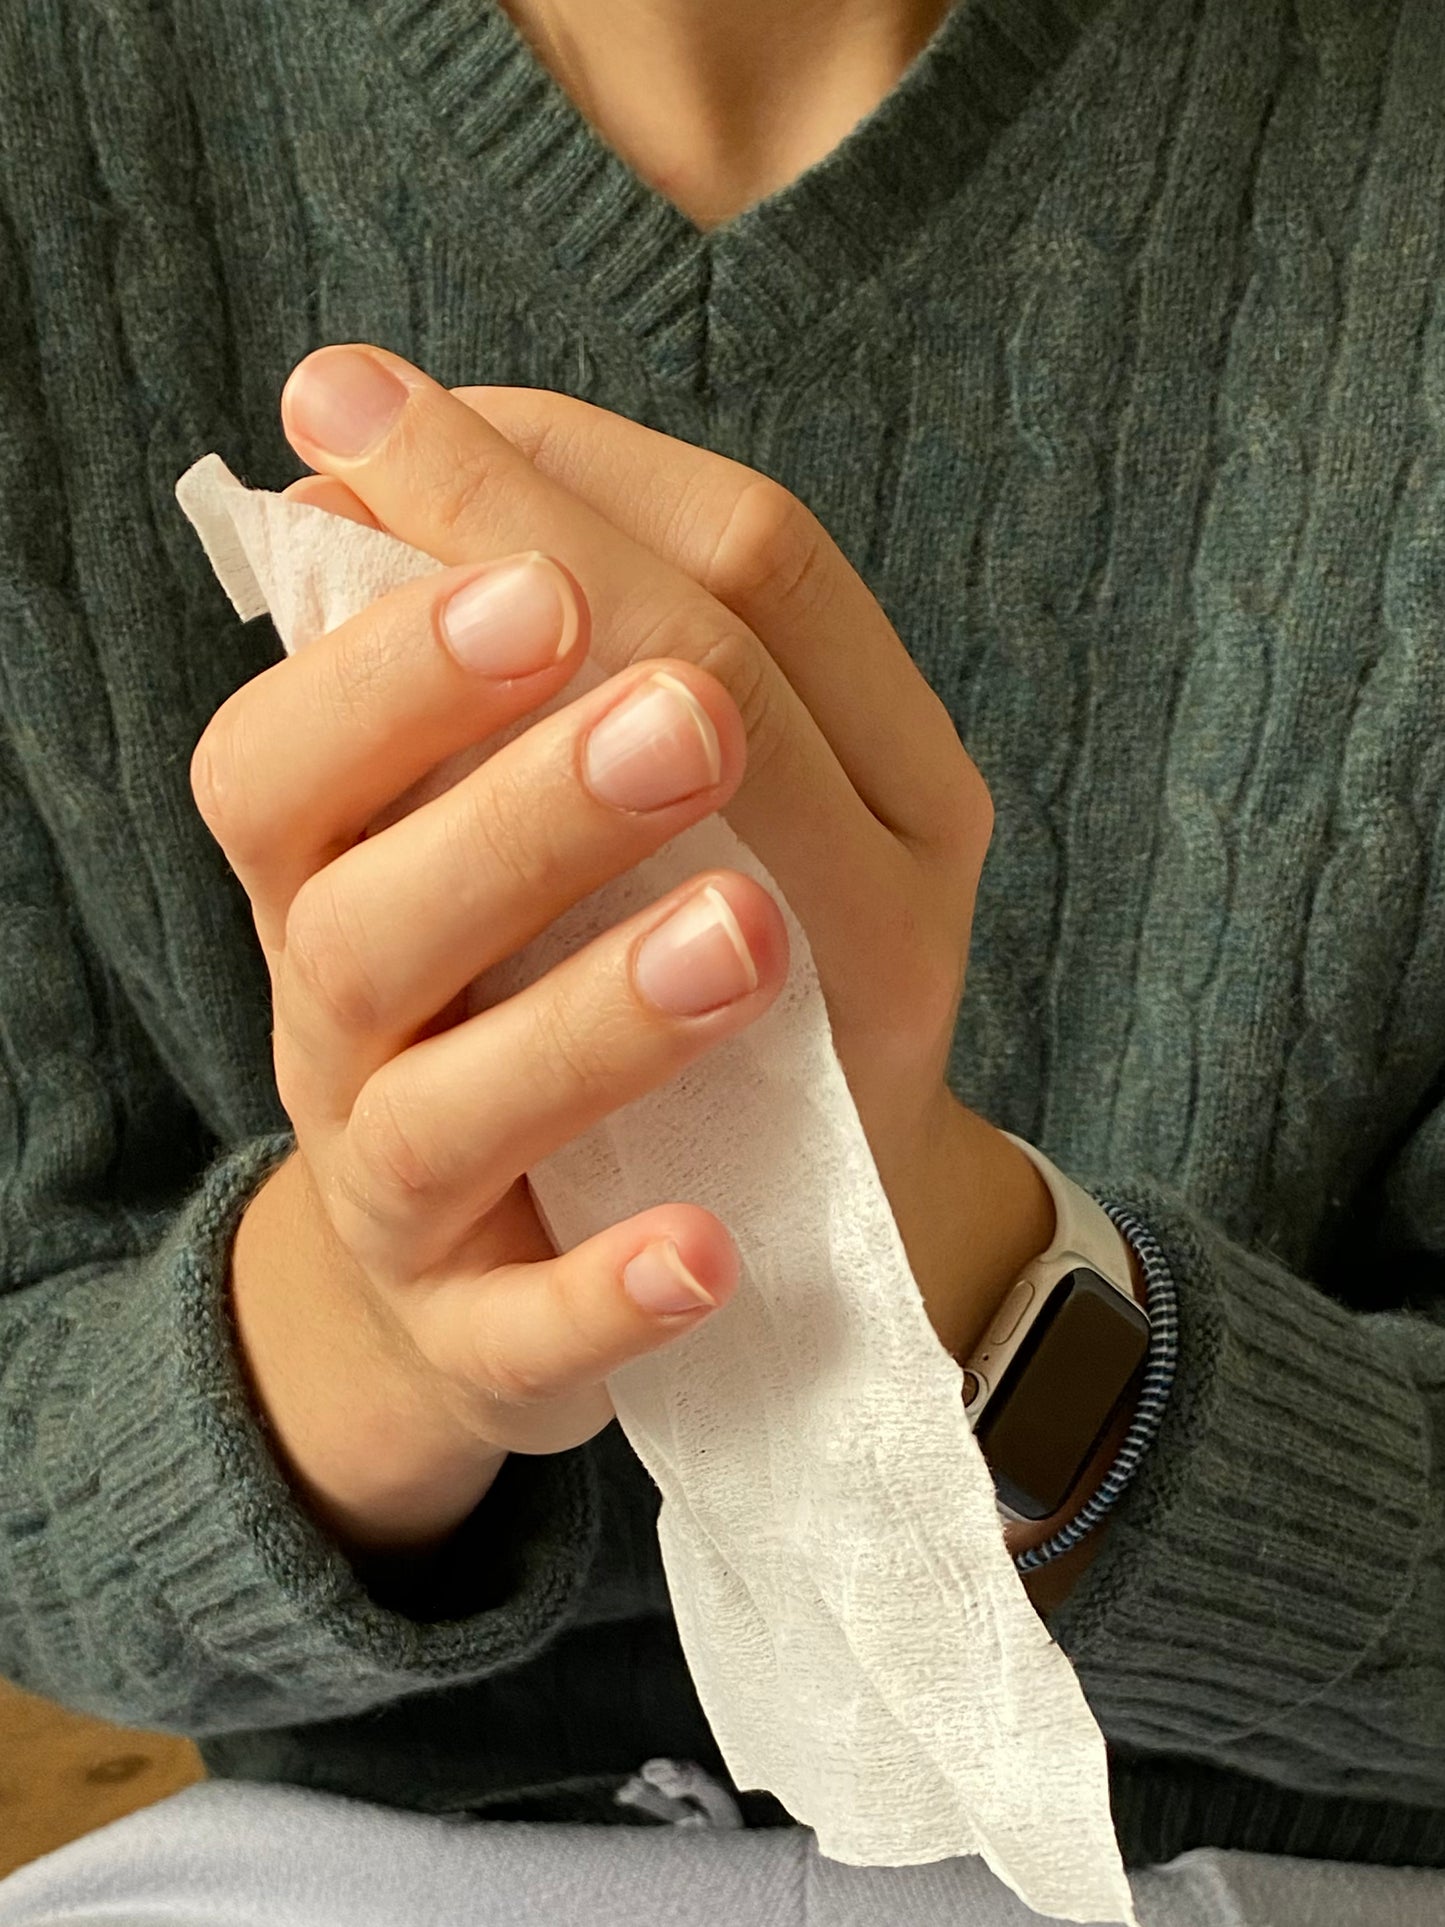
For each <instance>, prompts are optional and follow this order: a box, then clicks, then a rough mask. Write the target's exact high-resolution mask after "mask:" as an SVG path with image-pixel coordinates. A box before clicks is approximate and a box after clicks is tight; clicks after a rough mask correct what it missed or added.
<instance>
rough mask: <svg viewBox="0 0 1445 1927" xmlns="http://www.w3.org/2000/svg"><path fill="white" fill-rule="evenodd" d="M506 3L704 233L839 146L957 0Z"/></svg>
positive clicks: (604, 124) (572, 91)
mask: <svg viewBox="0 0 1445 1927" xmlns="http://www.w3.org/2000/svg"><path fill="white" fill-rule="evenodd" d="M501 4H502V5H503V7H504V11H505V12H506V13H507V14H508V16H509V17H510V18H511V20H512V21H513V23H514V25H515V26H516V27H517V30H518V31H519V32H520V33H521V34H522V36H523V37H524V38H525V39H526V40H527V42H528V43H529V45H530V46H531V47H532V49H533V50H534V52H535V53H536V55H537V58H538V59H539V60H540V61H541V63H542V65H543V66H545V67H546V68H547V69H548V71H549V72H550V73H551V74H552V75H553V77H554V79H556V80H557V82H558V83H559V85H560V86H561V87H562V88H563V90H564V91H565V92H566V93H567V94H568V95H569V96H570V97H571V99H572V100H573V102H574V103H575V104H576V106H577V108H578V109H579V111H580V112H581V113H582V114H583V115H584V116H585V118H586V119H587V120H588V121H589V122H590V123H591V124H592V126H593V127H594V128H595V129H596V131H597V132H598V133H599V134H600V135H601V136H602V138H603V139H604V140H605V141H606V142H607V143H608V145H609V146H610V147H612V148H613V149H614V150H615V151H616V152H617V153H619V154H620V155H621V156H622V158H623V159H624V160H625V161H626V162H627V163H628V164H629V166H631V167H632V168H633V169H634V171H635V172H636V173H638V174H639V175H640V176H641V177H642V178H643V179H644V180H645V181H647V182H648V183H649V184H650V185H651V186H653V187H654V188H656V189H657V191H658V192H659V193H660V194H662V195H663V196H664V197H665V198H666V199H667V200H670V201H671V202H672V203H673V205H674V206H675V207H678V208H680V209H681V210H682V212H683V213H684V214H686V215H687V216H688V218H689V219H690V220H691V221H693V222H694V224H695V225H696V226H698V227H700V228H711V227H716V226H718V225H720V224H721V223H722V222H724V221H728V220H730V219H731V218H732V217H733V216H734V215H735V214H738V213H741V212H742V210H743V209H744V208H746V207H750V206H751V205H752V204H753V202H755V201H758V200H761V199H763V198H764V197H765V196H767V195H768V194H771V193H773V192H775V191H776V190H777V189H779V188H781V187H783V186H785V185H786V184H787V183H788V182H789V181H792V180H795V179H796V178H797V176H798V175H799V174H802V173H804V172H806V170H807V169H808V168H809V167H811V166H813V165H814V163H815V162H817V161H819V160H821V159H822V158H823V157H824V156H825V155H826V154H828V153H830V152H831V151H832V149H833V148H834V147H836V146H837V145H838V143H839V142H840V141H841V140H842V139H843V138H844V136H845V135H846V134H847V133H848V132H849V131H850V130H851V129H852V128H853V127H854V126H856V125H857V123H858V122H859V121H860V120H862V119H864V118H865V117H866V116H867V115H868V114H870V113H871V112H872V111H873V109H874V108H875V107H876V106H877V105H878V103H879V102H880V101H881V100H882V99H883V98H884V96H885V95H886V94H888V93H890V92H891V91H892V89H893V88H894V87H895V86H896V84H897V82H898V80H899V78H900V77H901V75H902V74H903V73H904V71H905V69H906V68H907V67H908V66H909V65H910V64H911V63H912V61H913V60H914V59H915V58H916V56H917V55H918V54H919V53H921V52H922V50H923V48H924V46H925V45H926V44H927V42H928V40H929V39H930V38H931V36H932V35H933V33H934V32H935V31H936V30H937V28H938V26H939V24H940V23H941V21H942V20H943V18H944V16H945V15H946V14H947V13H948V12H949V9H950V0H610V4H609V5H607V6H605V7H599V6H598V5H597V3H596V0H501ZM963 4H967V0H963Z"/></svg>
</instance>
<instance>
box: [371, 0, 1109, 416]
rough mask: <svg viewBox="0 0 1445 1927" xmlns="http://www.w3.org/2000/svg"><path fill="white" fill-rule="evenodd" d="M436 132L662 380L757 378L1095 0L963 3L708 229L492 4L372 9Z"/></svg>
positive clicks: (998, 116)
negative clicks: (503, 199)
mask: <svg viewBox="0 0 1445 1927" xmlns="http://www.w3.org/2000/svg"><path fill="white" fill-rule="evenodd" d="M367 4H368V5H369V7H370V10H371V13H372V17H373V19H374V21H375V24H376V27H377V29H378V32H379V33H380V34H381V35H383V36H385V37H386V40H387V41H389V42H390V44H391V45H392V46H393V47H394V49H395V52H396V58H397V62H398V65H399V66H400V68H401V70H402V72H403V73H404V75H405V76H406V78H407V79H408V80H409V81H410V82H411V83H412V84H413V85H414V86H415V87H416V88H417V89H418V90H420V91H421V92H422V94H423V95H424V96H425V98H426V100H427V102H428V104H429V108H430V111H431V114H432V116H433V117H434V121H435V124H436V125H437V127H438V129H439V130H440V132H441V133H442V136H443V137H444V138H446V139H448V140H450V141H451V142H453V143H454V144H455V145H456V147H457V148H458V149H459V150H460V152H461V153H462V154H463V155H464V156H465V157H466V158H467V160H468V162H469V163H470V164H471V165H472V166H473V167H474V168H480V169H484V170H485V172H486V175H487V178H488V181H489V182H490V183H494V184H495V186H496V189H497V191H498V192H499V193H502V194H505V195H507V196H509V197H511V199H512V200H513V201H514V203H515V207H516V214H517V230H516V231H517V234H518V237H519V239H518V246H519V247H523V246H525V245H528V244H530V245H533V246H535V247H536V248H537V250H538V251H539V254H540V255H541V256H542V257H543V258H544V259H545V260H547V261H550V263H551V265H552V267H553V268H554V270H556V271H557V272H558V273H559V274H560V275H561V276H562V277H563V278H564V279H570V280H571V281H573V282H574V283H576V284H578V285H579V290H580V294H581V298H582V300H583V302H584V304H596V305H597V306H599V307H601V308H602V309H604V310H606V311H607V312H609V313H610V314H611V315H612V316H613V317H614V318H615V321H616V322H617V324H618V325H619V326H620V327H621V328H622V329H623V330H625V332H626V334H627V335H628V336H630V337H631V338H632V339H633V340H634V341H635V342H636V343H637V345H638V348H639V351H640V353H641V354H642V356H643V358H644V359H645V360H646V361H647V362H648V363H649V364H650V367H651V369H652V372H653V375H654V377H655V378H657V379H660V380H662V381H664V382H677V383H681V384H684V385H687V386H692V387H698V388H701V387H705V386H708V385H710V384H711V383H713V382H715V381H719V380H721V381H724V382H725V381H727V380H728V379H730V378H736V376H737V375H738V374H739V373H748V372H751V373H754V374H756V373H757V372H758V371H759V370H760V369H761V368H762V367H764V366H765V365H766V364H767V363H768V362H770V361H771V360H772V359H773V358H774V357H775V355H776V354H777V353H778V352H779V351H780V350H781V349H782V348H783V347H784V346H786V345H787V344H789V343H793V342H796V341H797V340H798V338H799V336H800V333H801V332H802V331H804V330H806V329H807V328H808V326H809V324H810V323H811V322H813V321H814V320H815V319H817V318H818V317H819V316H821V315H824V314H827V313H830V312H832V311H834V310H836V308H837V307H838V305H839V304H840V303H841V302H842V301H844V300H846V299H847V297H848V295H849V294H850V292H851V291H852V290H853V289H854V288H855V287H856V286H857V285H858V284H859V283H860V282H861V281H863V280H864V279H867V278H871V277H874V276H876V275H878V274H879V273H880V272H882V271H884V270H885V269H886V267H887V265H888V262H889V260H890V259H891V258H895V257H897V255H899V254H900V253H901V252H902V251H903V250H905V249H906V248H907V247H908V246H909V244H910V242H911V241H912V240H913V239H914V238H915V236H916V235H917V234H918V233H919V231H920V229H921V228H922V226H923V225H924V223H926V222H927V221H929V220H930V218H931V217H932V216H933V215H934V214H935V212H936V211H937V209H938V207H939V204H940V203H941V202H942V201H944V200H946V199H948V198H949V197H951V196H952V195H954V194H956V193H957V192H958V191H959V189H960V187H961V186H962V184H963V183H964V181H965V180H966V179H967V178H968V176H969V175H970V174H971V173H972V172H973V170H974V169H975V168H976V167H977V165H978V163H979V161H980V160H981V158H982V157H983V155H984V154H985V153H986V152H987V151H988V148H989V147H990V145H991V144H992V142H993V141H994V139H995V138H996V137H997V135H998V134H999V132H1000V131H1001V130H1002V129H1003V128H1004V127H1006V126H1007V125H1008V124H1009V122H1010V121H1012V120H1013V119H1014V118H1015V117H1016V116H1017V114H1018V113H1019V111H1020V110H1021V108H1022V107H1023V105H1024V103H1025V102H1026V101H1027V100H1028V98H1029V96H1030V94H1031V93H1032V92H1033V91H1034V89H1035V87H1036V86H1037V85H1038V83H1039V81H1040V80H1041V79H1042V78H1043V77H1044V76H1045V75H1047V74H1048V73H1050V72H1051V71H1052V70H1053V69H1054V68H1055V67H1057V66H1058V64H1059V63H1060V62H1061V61H1062V60H1063V59H1064V57H1065V56H1066V55H1067V54H1068V52H1069V50H1070V49H1071V48H1072V46H1073V45H1074V43H1075V41H1076V40H1077V39H1078V36H1079V33H1080V30H1081V28H1082V27H1083V26H1084V24H1085V23H1086V22H1087V21H1088V19H1089V18H1090V17H1091V16H1092V15H1093V14H1094V13H1096V12H1097V11H1098V9H1099V7H1100V5H1101V4H1102V0H959V3H958V4H956V5H955V6H954V7H953V8H952V10H951V11H950V12H949V13H948V14H947V15H945V17H944V19H943V20H942V22H941V23H940V25H939V27H938V29H937V30H936V32H935V33H934V35H933V37H932V39H931V40H930V41H929V42H928V44H927V45H926V46H925V47H924V48H923V49H922V50H921V51H920V52H919V54H918V55H917V56H916V57H915V59H914V60H913V62H912V64H911V65H910V66H909V68H908V69H907V71H906V72H905V73H904V74H903V75H902V76H901V77H900V79H899V81H898V82H897V84H896V85H895V86H894V88H893V89H892V91H891V92H890V93H889V94H888V95H887V96H886V97H885V98H884V99H883V100H882V101H880V102H879V104H878V105H877V107H875V108H874V109H873V111H872V112H871V113H870V114H868V115H867V116H865V117H864V119H863V120H861V121H859V122H858V123H857V125H856V126H854V127H853V128H852V129H851V131H850V132H849V133H848V134H847V135H846V136H845V137H844V138H843V140H842V141H841V142H840V143H839V144H838V145H837V146H836V147H834V148H833V150H832V151H831V152H830V153H829V154H827V155H825V156H824V157H823V158H822V159H821V160H820V161H818V162H816V163H815V164H814V165H813V166H812V167H810V168H808V169H807V170H806V172H804V173H803V174H801V175H799V176H798V177H797V178H796V179H795V180H793V181H791V182H789V183H787V184H786V185H784V186H783V187H782V188H780V189H779V190H778V191H777V192H775V193H773V194H771V195H769V196H768V197H767V198H766V199H764V200H762V201H760V202H757V203H755V204H754V206H752V207H750V208H747V209H745V210H744V211H743V212H742V213H741V214H739V215H737V216H735V217H734V219H732V220H731V221H729V222H727V223H726V224H725V225H723V226H721V227H717V228H714V229H712V230H711V231H710V232H708V233H703V232H702V231H701V230H700V229H698V228H697V227H696V225H695V224H694V223H693V222H692V221H691V220H689V219H688V217H687V216H686V215H685V214H684V213H683V212H682V211H681V210H680V209H679V208H677V207H675V206H674V205H673V204H672V203H671V202H670V201H668V200H667V199H666V198H665V197H664V196H663V195H662V194H660V193H659V192H658V191H657V190H656V189H655V188H654V187H653V186H652V185H651V184H650V183H649V182H647V181H644V180H643V179H642V177H641V176H640V175H639V174H637V173H636V172H635V171H634V170H633V168H632V167H631V166H630V165H629V163H628V162H626V161H625V160H624V159H623V158H622V156H621V155H620V154H618V153H617V152H616V151H615V150H614V149H613V148H611V147H609V146H608V145H607V143H606V142H605V141H604V140H603V139H602V137H601V136H600V135H599V134H598V133H597V132H596V130H595V129H594V128H593V127H592V126H591V124H590V123H589V122H588V121H587V120H586V119H585V118H584V117H583V115H582V113H581V110H580V109H579V108H578V107H577V106H576V104H575V103H574V102H573V100H572V99H571V97H570V95H568V94H567V93H566V92H565V90H564V89H563V88H562V86H561V85H560V83H559V82H558V81H557V80H555V79H554V77H553V76H552V74H551V73H550V72H549V71H548V69H547V68H546V67H544V66H543V65H542V64H541V62H540V61H539V60H538V58H537V56H536V54H535V53H534V52H533V50H532V48H531V47H530V46H529V45H528V43H527V41H526V40H525V39H524V38H523V36H522V35H521V33H520V32H519V30H518V29H517V27H516V26H515V25H514V23H513V21H512V20H511V18H510V17H509V15H508V14H507V13H506V12H505V11H504V10H503V8H502V7H501V6H499V5H497V4H496V0H367Z"/></svg>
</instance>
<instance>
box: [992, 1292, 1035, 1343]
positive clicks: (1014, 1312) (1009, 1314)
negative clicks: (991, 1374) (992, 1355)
mask: <svg viewBox="0 0 1445 1927" xmlns="http://www.w3.org/2000/svg"><path fill="white" fill-rule="evenodd" d="M1033 1296H1034V1288H1033V1286H1032V1285H1031V1284H1030V1283H1029V1281H1028V1279H1027V1278H1020V1279H1019V1281H1018V1283H1017V1284H1016V1285H1015V1286H1014V1288H1013V1290H1012V1291H1011V1292H1010V1293H1009V1295H1008V1297H1007V1298H1005V1299H1004V1301H1003V1305H1002V1307H1001V1309H1000V1311H999V1313H998V1316H997V1317H996V1318H995V1319H994V1321H993V1323H992V1324H991V1325H990V1326H989V1328H988V1337H987V1339H986V1340H985V1341H984V1342H985V1343H986V1344H989V1345H1002V1344H1003V1343H1004V1341H1005V1339H1007V1338H1010V1337H1012V1335H1013V1333H1014V1332H1015V1331H1016V1330H1017V1329H1018V1322H1019V1320H1020V1319H1021V1318H1022V1317H1023V1315H1024V1313H1025V1312H1026V1311H1027V1310H1028V1308H1029V1306H1030V1304H1031V1303H1032V1302H1033Z"/></svg>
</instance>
